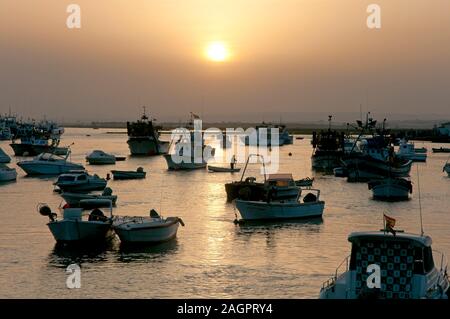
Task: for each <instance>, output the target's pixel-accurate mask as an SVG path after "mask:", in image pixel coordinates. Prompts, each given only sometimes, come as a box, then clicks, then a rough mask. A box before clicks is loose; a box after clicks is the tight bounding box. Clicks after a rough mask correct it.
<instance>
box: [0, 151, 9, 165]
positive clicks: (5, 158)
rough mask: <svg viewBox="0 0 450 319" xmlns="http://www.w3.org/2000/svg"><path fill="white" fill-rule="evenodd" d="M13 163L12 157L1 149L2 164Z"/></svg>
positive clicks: (0, 159) (0, 160)
mask: <svg viewBox="0 0 450 319" xmlns="http://www.w3.org/2000/svg"><path fill="white" fill-rule="evenodd" d="M9 162H11V157H9V155H8V154H6V153H5V151H3V150H2V148H1V147H0V163H9Z"/></svg>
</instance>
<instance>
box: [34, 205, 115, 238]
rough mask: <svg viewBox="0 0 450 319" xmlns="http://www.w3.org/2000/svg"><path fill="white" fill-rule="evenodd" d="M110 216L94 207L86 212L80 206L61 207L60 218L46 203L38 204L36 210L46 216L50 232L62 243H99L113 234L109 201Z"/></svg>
mask: <svg viewBox="0 0 450 319" xmlns="http://www.w3.org/2000/svg"><path fill="white" fill-rule="evenodd" d="M109 204H110V205H109V206H110V216H109V217H108V216H106V215H105V214H104V213H103V212H102V211H101V210H100V209H98V208H95V209H94V210H92V211H91V212H90V213H86V212H84V211H83V209H82V208H63V209H62V213H63V216H62V219H58V215H57V214H56V213H54V212H52V211H51V209H50V207H49V206H47V205H46V204H40V205H39V207H38V211H39V213H40V214H41V215H43V216H47V217H48V218H49V220H50V221H49V222H48V223H47V226H48V228H49V229H50V232H51V233H52V235H53V237H54V238H55V240H56V241H57V242H58V243H62V244H79V243H84V244H100V243H102V242H105V241H107V240H108V239H111V238H112V237H113V236H114V232H113V230H112V217H113V215H112V206H111V202H110V201H109Z"/></svg>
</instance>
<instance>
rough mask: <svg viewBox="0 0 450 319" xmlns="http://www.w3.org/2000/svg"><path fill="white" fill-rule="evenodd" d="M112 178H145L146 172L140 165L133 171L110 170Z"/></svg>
mask: <svg viewBox="0 0 450 319" xmlns="http://www.w3.org/2000/svg"><path fill="white" fill-rule="evenodd" d="M111 173H112V174H113V179H142V178H145V176H146V175H147V172H144V169H143V168H142V167H138V168H137V169H136V170H135V171H118V170H112V171H111Z"/></svg>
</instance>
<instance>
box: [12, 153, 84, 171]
mask: <svg viewBox="0 0 450 319" xmlns="http://www.w3.org/2000/svg"><path fill="white" fill-rule="evenodd" d="M69 155H70V151H68V152H67V154H66V156H65V157H61V156H58V155H55V154H50V153H42V154H39V155H38V156H36V157H35V158H34V159H32V160H30V161H21V162H18V163H17V165H18V166H19V167H20V168H21V169H23V170H24V171H25V173H27V174H28V175H58V174H63V173H67V172H70V171H73V170H84V166H83V165H81V164H76V163H72V162H69V161H68V160H67V159H68V157H69Z"/></svg>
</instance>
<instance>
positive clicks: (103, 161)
mask: <svg viewBox="0 0 450 319" xmlns="http://www.w3.org/2000/svg"><path fill="white" fill-rule="evenodd" d="M86 160H87V161H88V163H89V164H90V165H114V164H116V158H86Z"/></svg>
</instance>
